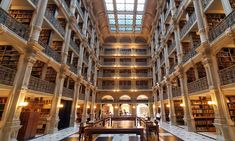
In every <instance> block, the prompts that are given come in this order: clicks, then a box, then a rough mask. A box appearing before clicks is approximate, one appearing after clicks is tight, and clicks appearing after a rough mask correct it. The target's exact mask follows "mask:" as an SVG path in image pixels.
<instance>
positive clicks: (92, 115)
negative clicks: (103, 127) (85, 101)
mask: <svg viewBox="0 0 235 141" xmlns="http://www.w3.org/2000/svg"><path fill="white" fill-rule="evenodd" d="M95 98H96V89H94V90H93V92H92V98H91V121H95V110H96V106H95Z"/></svg>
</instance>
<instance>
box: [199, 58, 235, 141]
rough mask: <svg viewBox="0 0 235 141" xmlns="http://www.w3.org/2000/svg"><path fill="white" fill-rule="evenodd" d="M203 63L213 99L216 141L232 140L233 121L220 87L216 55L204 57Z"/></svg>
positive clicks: (234, 136)
mask: <svg viewBox="0 0 235 141" xmlns="http://www.w3.org/2000/svg"><path fill="white" fill-rule="evenodd" d="M203 65H204V67H205V69H206V74H207V81H208V85H209V89H210V93H211V98H212V101H215V103H216V104H215V105H213V109H214V112H215V120H214V126H215V127H216V130H217V133H218V134H217V140H218V141H232V140H233V139H234V138H235V134H234V133H235V127H234V123H233V121H232V120H231V118H230V114H229V111H228V108H227V102H226V98H225V96H224V94H223V92H222V90H221V88H220V84H219V81H220V79H219V75H218V67H217V59H216V56H214V55H213V56H212V57H211V59H210V58H205V59H204V60H203Z"/></svg>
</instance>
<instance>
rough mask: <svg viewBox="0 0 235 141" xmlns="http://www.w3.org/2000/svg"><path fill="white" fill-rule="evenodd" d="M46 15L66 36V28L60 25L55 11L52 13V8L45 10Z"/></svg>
mask: <svg viewBox="0 0 235 141" xmlns="http://www.w3.org/2000/svg"><path fill="white" fill-rule="evenodd" d="M45 17H46V18H47V19H48V20H49V21H50V22H51V24H52V25H53V26H54V27H55V29H57V30H58V31H59V33H60V34H61V35H62V36H64V35H65V30H64V28H63V27H62V26H61V25H60V23H59V22H58V21H57V19H56V18H55V16H54V15H53V13H51V11H50V10H48V9H47V10H46V12H45Z"/></svg>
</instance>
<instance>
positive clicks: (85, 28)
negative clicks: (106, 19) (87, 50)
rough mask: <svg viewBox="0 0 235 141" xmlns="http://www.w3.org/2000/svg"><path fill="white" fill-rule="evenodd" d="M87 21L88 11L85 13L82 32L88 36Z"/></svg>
mask: <svg viewBox="0 0 235 141" xmlns="http://www.w3.org/2000/svg"><path fill="white" fill-rule="evenodd" d="M87 21H88V12H87V11H85V13H84V23H83V27H82V34H83V35H85V36H86V31H87Z"/></svg>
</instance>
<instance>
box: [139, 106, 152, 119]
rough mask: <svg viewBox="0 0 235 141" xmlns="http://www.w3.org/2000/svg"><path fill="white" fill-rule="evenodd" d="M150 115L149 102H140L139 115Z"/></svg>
mask: <svg viewBox="0 0 235 141" xmlns="http://www.w3.org/2000/svg"><path fill="white" fill-rule="evenodd" d="M148 115H149V108H148V105H147V104H138V105H137V116H138V117H147V116H148Z"/></svg>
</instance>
